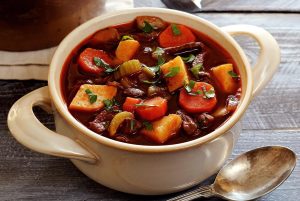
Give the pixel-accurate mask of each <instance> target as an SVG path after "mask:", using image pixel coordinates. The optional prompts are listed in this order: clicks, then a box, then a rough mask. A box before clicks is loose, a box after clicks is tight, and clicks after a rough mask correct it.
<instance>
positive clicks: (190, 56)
mask: <svg viewBox="0 0 300 201" xmlns="http://www.w3.org/2000/svg"><path fill="white" fill-rule="evenodd" d="M181 58H182V60H183V61H184V62H185V63H191V62H192V61H194V60H195V58H196V57H195V55H193V54H190V55H189V56H187V57H181Z"/></svg>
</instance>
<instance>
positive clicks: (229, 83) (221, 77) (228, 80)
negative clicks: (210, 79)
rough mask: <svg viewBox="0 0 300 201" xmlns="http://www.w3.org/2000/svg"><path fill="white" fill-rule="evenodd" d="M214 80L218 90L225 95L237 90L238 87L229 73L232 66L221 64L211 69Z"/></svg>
mask: <svg viewBox="0 0 300 201" xmlns="http://www.w3.org/2000/svg"><path fill="white" fill-rule="evenodd" d="M211 71H212V74H213V76H214V78H215V79H216V80H217V83H218V84H219V86H220V88H221V89H222V90H223V92H225V93H233V92H235V90H236V89H237V87H238V85H237V83H236V81H235V80H234V78H232V76H231V75H230V72H232V71H233V66H232V64H223V65H220V66H216V67H213V68H211Z"/></svg>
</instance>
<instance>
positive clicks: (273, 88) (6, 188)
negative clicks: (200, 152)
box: [0, 0, 300, 201]
mask: <svg viewBox="0 0 300 201" xmlns="http://www.w3.org/2000/svg"><path fill="white" fill-rule="evenodd" d="M268 2H269V3H267V1H265V3H262V2H261V0H252V1H245V0H222V1H218V0H215V1H214V0H202V5H203V12H201V13H198V14H197V15H198V16H200V17H203V18H205V19H208V20H210V21H212V22H213V23H215V24H217V25H219V26H224V25H231V24H240V23H243V24H252V25H257V26H261V27H264V28H265V29H267V30H268V31H270V32H271V33H272V34H273V35H274V37H275V38H276V39H277V41H278V42H279V45H280V48H281V53H282V57H281V64H280V67H279V71H278V72H277V74H276V75H275V76H274V78H273V80H272V81H271V82H270V83H269V84H268V85H267V87H266V88H265V89H264V90H263V92H262V93H261V94H260V95H259V96H258V97H256V98H255V99H254V100H253V101H252V103H251V105H250V107H249V109H248V110H247V112H246V114H245V117H244V119H243V129H244V130H243V132H242V134H241V137H240V139H239V141H238V143H237V146H236V147H235V149H234V152H233V155H232V156H231V158H233V157H236V156H237V155H239V154H241V153H243V152H245V151H247V150H249V149H253V148H256V147H259V146H265V145H283V146H287V147H289V148H291V149H293V150H294V151H295V152H296V153H297V154H298V155H299V154H300V132H299V131H300V50H299V44H300V23H299V22H300V2H299V1H297V0H273V1H268ZM135 6H136V7H140V6H153V7H165V6H164V4H162V3H161V2H160V1H159V0H151V1H143V0H135ZM238 41H239V43H240V44H241V45H242V47H244V48H245V50H246V54H247V56H248V57H249V58H250V60H251V61H252V62H253V61H255V59H256V56H257V50H258V49H257V46H256V44H255V43H254V42H253V41H252V40H250V39H246V38H243V37H240V38H238ZM45 85H47V83H46V82H44V81H34V80H30V81H16V80H12V81H5V80H0V86H1V88H0V161H1V162H0V200H44V201H45V200H72V201H73V200H107V201H108V200H109V201H114V200H118V201H125V200H128V201H129V200H130V201H132V200H133V201H135V200H136V201H138V200H149V201H150V200H151V201H152V200H153V201H154V200H161V201H162V200H164V199H166V198H168V197H170V196H160V197H143V196H134V195H128V194H124V193H120V192H117V191H114V190H111V189H108V188H106V187H104V186H101V185H100V184H97V183H95V182H94V181H92V180H90V179H88V178H87V177H86V176H85V175H83V174H82V173H81V172H80V171H79V170H77V169H76V168H75V167H74V166H73V165H72V163H71V162H70V161H69V160H67V159H62V158H56V157H51V156H46V155H42V154H39V153H35V152H32V151H30V150H28V149H27V148H24V147H23V146H22V145H20V144H19V143H18V142H17V141H16V140H15V139H13V138H12V136H11V135H10V133H9V131H8V128H7V125H6V118H7V113H8V110H9V108H10V107H11V105H12V104H13V103H14V102H15V101H16V100H17V99H19V98H20V97H21V96H23V95H25V94H26V93H28V92H30V91H32V90H34V89H37V88H39V87H41V86H45ZM36 114H37V116H38V117H39V118H40V119H41V121H42V122H44V124H45V125H46V126H48V127H50V128H54V124H53V118H52V116H51V115H47V114H46V113H45V112H43V111H42V110H40V109H36ZM297 165H298V166H297V167H296V168H295V170H294V172H293V174H292V175H291V176H290V177H289V179H288V180H287V181H286V182H285V183H284V184H283V185H282V186H280V187H279V188H278V189H277V190H275V191H274V192H272V193H271V194H269V195H267V196H265V197H263V198H262V199H261V200H265V201H275V200H276V201H277V200H278V201H281V200H286V201H296V200H300V167H299V165H300V162H299V161H298V164H297ZM213 179H214V178H213V177H212V178H210V179H208V180H207V181H205V182H204V183H211V182H212V181H213ZM207 200H220V199H217V198H212V199H207Z"/></svg>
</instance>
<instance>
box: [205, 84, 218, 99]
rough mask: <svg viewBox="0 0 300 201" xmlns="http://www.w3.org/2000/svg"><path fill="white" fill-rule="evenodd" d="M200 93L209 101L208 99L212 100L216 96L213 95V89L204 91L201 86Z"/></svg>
mask: <svg viewBox="0 0 300 201" xmlns="http://www.w3.org/2000/svg"><path fill="white" fill-rule="evenodd" d="M202 91H203V94H204V95H203V98H207V99H210V98H214V97H215V96H216V94H215V90H213V89H210V90H208V91H207V90H206V88H205V87H204V86H203V87H202Z"/></svg>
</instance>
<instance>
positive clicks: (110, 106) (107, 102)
mask: <svg viewBox="0 0 300 201" xmlns="http://www.w3.org/2000/svg"><path fill="white" fill-rule="evenodd" d="M102 102H103V104H104V108H105V110H107V111H111V110H112V109H113V106H115V105H118V102H117V101H116V100H115V99H112V100H110V99H105V100H103V101H102Z"/></svg>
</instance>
